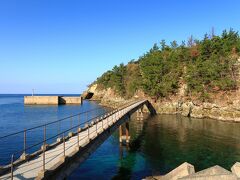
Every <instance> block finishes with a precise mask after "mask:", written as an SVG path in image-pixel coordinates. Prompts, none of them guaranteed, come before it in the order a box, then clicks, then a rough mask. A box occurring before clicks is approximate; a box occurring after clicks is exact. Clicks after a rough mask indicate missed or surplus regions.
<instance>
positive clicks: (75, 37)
mask: <svg viewBox="0 0 240 180" xmlns="http://www.w3.org/2000/svg"><path fill="white" fill-rule="evenodd" d="M239 8H240V1H239V0H201V1H200V0H199V1H197V0H0V93H31V89H32V88H35V89H36V90H35V91H36V93H81V92H82V91H83V90H84V89H85V88H86V86H87V85H88V84H89V83H91V82H92V81H94V80H95V79H96V78H97V77H98V76H100V75H101V74H102V73H103V72H105V71H107V70H109V69H112V67H113V66H114V65H116V64H120V63H121V62H123V63H127V62H128V61H129V60H131V59H136V58H138V57H139V56H140V55H142V54H143V53H144V52H146V51H147V50H148V49H149V48H151V47H152V45H153V43H155V42H159V41H160V40H162V39H166V41H167V42H169V41H172V40H177V41H179V42H181V41H182V40H186V39H187V38H188V37H189V36H190V35H193V36H194V37H196V38H201V37H203V35H204V34H205V33H206V32H210V31H211V28H212V27H214V28H215V32H216V33H217V34H219V33H221V32H222V30H223V29H229V28H230V27H232V28H234V30H237V31H238V30H240V13H239Z"/></svg>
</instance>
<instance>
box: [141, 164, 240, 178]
mask: <svg viewBox="0 0 240 180" xmlns="http://www.w3.org/2000/svg"><path fill="white" fill-rule="evenodd" d="M145 179H146V180H178V179H181V180H184V179H185V180H221V179H222V180H238V179H240V163H239V162H236V163H235V164H234V165H233V166H232V168H231V171H228V170H226V169H224V168H222V167H221V166H218V165H216V166H213V167H210V168H208V169H204V170H202V171H199V172H195V169H194V166H193V165H191V164H189V163H187V162H185V163H183V164H181V165H180V166H178V167H177V168H175V169H173V170H172V171H171V172H169V173H168V174H166V175H163V176H151V177H147V178H145Z"/></svg>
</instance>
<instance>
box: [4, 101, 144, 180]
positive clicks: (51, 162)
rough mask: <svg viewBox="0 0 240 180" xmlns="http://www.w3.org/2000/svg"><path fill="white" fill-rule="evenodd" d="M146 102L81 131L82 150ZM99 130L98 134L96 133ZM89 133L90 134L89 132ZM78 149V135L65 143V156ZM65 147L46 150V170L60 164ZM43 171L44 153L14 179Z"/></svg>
mask: <svg viewBox="0 0 240 180" xmlns="http://www.w3.org/2000/svg"><path fill="white" fill-rule="evenodd" d="M143 102H144V101H139V102H137V103H135V104H133V105H130V106H128V107H126V108H124V109H122V110H119V111H118V112H115V113H114V114H112V115H110V116H109V117H107V118H105V119H103V120H102V121H103V122H102V121H99V122H97V123H96V124H95V125H93V126H91V127H89V128H87V129H85V130H84V131H81V132H80V133H79V145H80V148H81V147H84V146H86V145H87V144H88V143H89V138H90V139H94V138H96V137H97V136H98V134H101V133H103V132H104V131H105V130H106V129H107V128H108V127H109V126H112V125H114V123H116V122H117V121H118V120H120V119H121V117H122V116H124V115H125V114H126V113H128V112H129V111H130V110H131V109H133V108H135V107H137V106H139V105H140V104H142V103H143ZM96 130H97V132H96ZM88 131H89V132H88ZM88 134H89V136H88ZM77 148H78V135H74V136H73V137H71V138H69V139H68V140H67V141H66V142H65V156H66V157H67V156H69V155H70V154H72V153H76V151H77ZM63 151H64V146H63V143H60V144H59V145H57V146H56V147H55V148H53V149H49V150H46V152H45V170H50V169H51V168H52V167H54V166H55V165H56V164H58V163H59V162H60V161H61V160H62V158H63ZM42 170H43V153H42V154H40V155H39V156H37V157H35V158H33V159H31V160H29V161H28V162H25V163H24V164H22V165H19V166H18V167H14V172H13V179H19V180H20V179H35V178H36V177H37V176H38V174H39V172H41V171H42ZM0 179H1V180H5V179H11V173H8V174H6V175H3V176H1V177H0Z"/></svg>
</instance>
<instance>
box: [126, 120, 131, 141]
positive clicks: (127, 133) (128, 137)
mask: <svg viewBox="0 0 240 180" xmlns="http://www.w3.org/2000/svg"><path fill="white" fill-rule="evenodd" d="M125 126H126V143H129V140H130V136H129V123H128V122H126V123H125Z"/></svg>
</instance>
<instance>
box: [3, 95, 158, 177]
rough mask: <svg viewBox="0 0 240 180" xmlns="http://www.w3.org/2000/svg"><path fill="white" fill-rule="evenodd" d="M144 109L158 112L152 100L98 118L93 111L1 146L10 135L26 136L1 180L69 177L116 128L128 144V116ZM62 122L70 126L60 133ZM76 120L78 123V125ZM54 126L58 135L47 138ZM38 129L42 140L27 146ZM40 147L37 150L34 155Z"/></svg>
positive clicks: (125, 106)
mask: <svg viewBox="0 0 240 180" xmlns="http://www.w3.org/2000/svg"><path fill="white" fill-rule="evenodd" d="M144 106H145V107H146V108H147V109H148V110H149V112H150V113H151V114H155V113H156V112H155V110H154V108H153V107H152V105H151V104H150V102H149V101H147V100H138V101H133V102H131V103H129V104H126V105H124V106H122V107H120V108H117V109H114V110H111V111H107V112H104V113H95V114H97V115H96V116H94V115H90V114H94V112H96V111H99V110H98V109H93V110H90V111H86V112H82V113H79V114H76V115H73V116H70V117H67V118H64V119H61V120H58V121H54V122H51V123H48V124H44V125H41V126H38V127H34V128H31V129H25V130H23V131H20V132H16V133H13V134H10V135H7V136H3V137H0V143H1V140H5V139H7V138H9V137H10V136H14V135H17V134H22V135H23V149H22V150H21V151H18V152H14V153H13V154H12V155H11V162H10V163H9V164H6V165H4V166H0V180H6V179H18V180H20V179H64V178H66V177H67V176H69V175H70V174H71V172H72V171H73V170H74V169H75V168H76V167H78V166H79V164H81V163H82V162H83V161H84V160H86V159H87V157H88V156H89V155H90V154H91V153H92V152H94V151H95V150H96V149H97V147H98V146H99V145H101V144H102V143H103V142H104V141H105V140H106V139H107V138H108V137H109V136H110V135H111V134H112V133H113V132H114V131H116V130H117V129H119V140H120V142H123V141H125V142H126V143H128V142H129V134H128V130H129V125H128V121H129V119H130V118H129V117H130V116H131V115H132V114H133V113H134V112H138V113H140V115H141V113H142V109H143V107H144ZM83 117H85V118H84V119H83ZM63 121H68V122H70V123H71V125H70V128H69V129H67V130H64V131H61V130H60V129H61V128H59V126H60V125H59V124H60V123H62V124H63ZM73 121H76V122H75V124H74V123H73ZM52 124H58V128H57V130H56V129H55V130H56V131H57V133H56V134H54V135H52V136H51V137H47V136H46V134H47V132H46V131H47V130H48V126H50V125H52ZM124 125H125V126H126V128H125V134H123V130H122V126H124ZM38 128H40V129H41V130H42V133H43V139H42V140H41V141H39V142H38V143H36V144H33V145H28V143H27V138H28V137H29V133H30V131H33V130H34V129H38ZM48 131H49V130H48ZM52 131H54V129H53V130H52ZM9 143H10V142H9ZM37 147H38V149H37V150H35V151H34V152H33V149H36V148H37Z"/></svg>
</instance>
